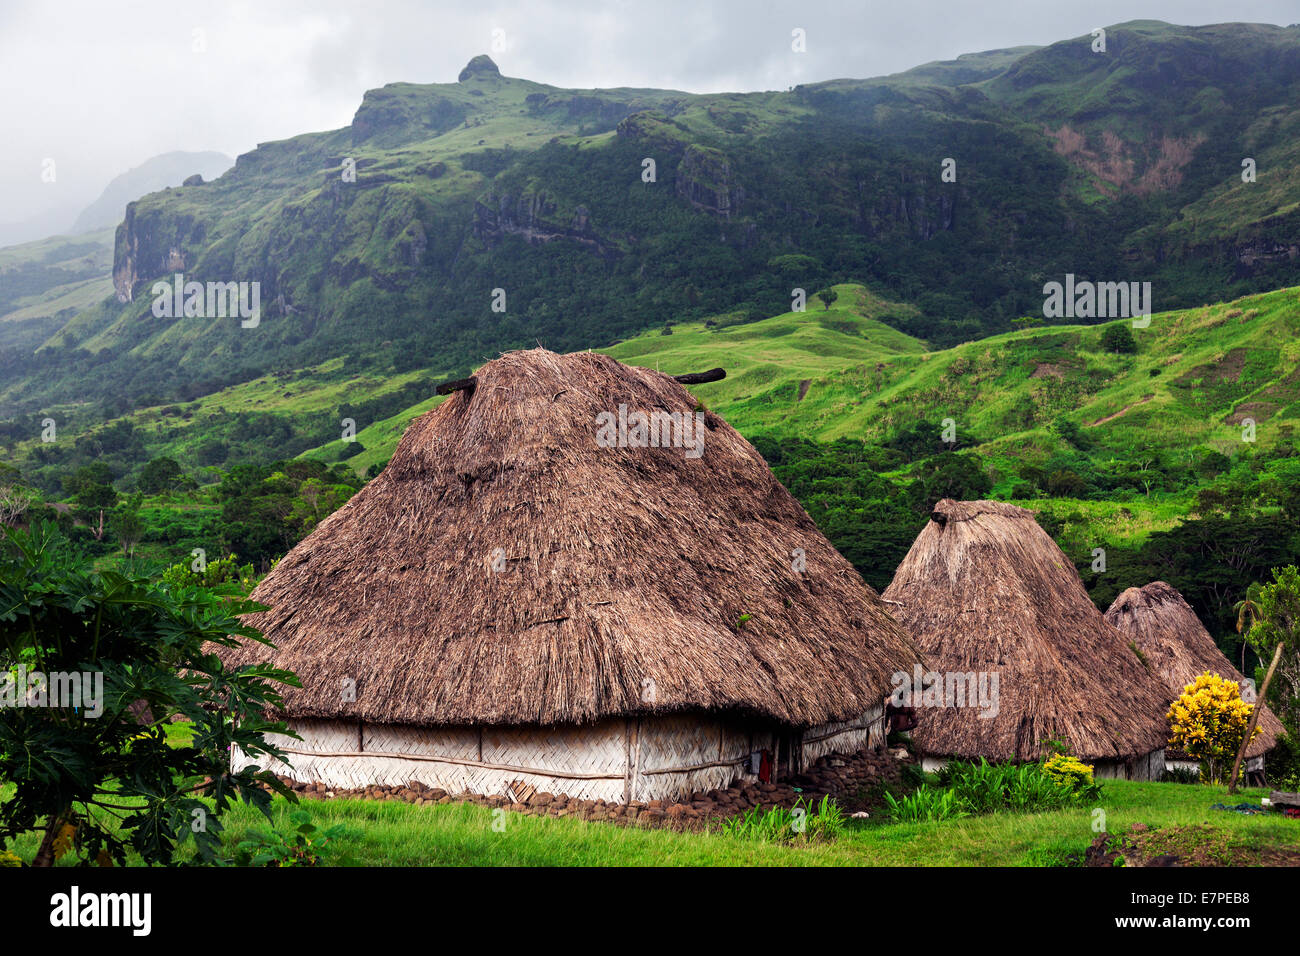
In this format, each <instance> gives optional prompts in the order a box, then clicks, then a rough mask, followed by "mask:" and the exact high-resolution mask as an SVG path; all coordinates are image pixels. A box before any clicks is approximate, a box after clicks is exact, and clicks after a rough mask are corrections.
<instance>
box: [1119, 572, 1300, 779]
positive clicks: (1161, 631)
mask: <svg viewBox="0 0 1300 956" xmlns="http://www.w3.org/2000/svg"><path fill="white" fill-rule="evenodd" d="M1106 620H1107V621H1109V622H1110V623H1111V625H1112V626H1114V627H1115V628H1117V629H1118V630H1119V631H1120V633H1122V634H1124V635H1125V636H1126V637H1127V638H1128V639H1129V640H1130V641H1132V642H1133V645H1134V646H1135V647H1137V649H1138V650H1139V651H1141V652H1142V656H1143V657H1145V658H1146V659H1147V662H1148V663H1149V664H1150V665H1151V666H1152V667H1153V668H1154V669H1155V671H1156V673H1157V674H1159V675H1160V679H1161V680H1162V681H1163V682H1164V685H1165V689H1166V698H1167V700H1166V703H1172V702H1173V701H1174V700H1175V699H1176V698H1177V697H1178V696H1179V695H1180V694H1182V692H1183V690H1184V688H1186V687H1187V685H1188V684H1191V683H1193V682H1195V680H1196V678H1198V677H1200V676H1201V675H1202V674H1207V673H1208V674H1218V675H1219V676H1220V677H1223V678H1225V679H1227V680H1231V681H1236V682H1237V683H1238V684H1243V683H1244V681H1245V678H1244V677H1243V676H1242V673H1241V671H1239V670H1237V668H1235V667H1233V666H1232V662H1231V661H1229V660H1228V658H1227V657H1225V656H1224V654H1223V652H1222V651H1220V650H1219V646H1218V645H1217V644H1215V643H1214V638H1213V637H1211V636H1210V632H1209V631H1207V630H1206V629H1205V626H1204V625H1203V624H1201V621H1200V618H1198V617H1197V616H1196V612H1195V611H1193V610H1192V608H1191V605H1189V604H1188V603H1187V602H1186V601H1185V600H1183V596H1182V595H1181V594H1179V593H1178V590H1177V589H1176V588H1174V587H1172V586H1170V585H1168V584H1166V583H1165V582H1164V581H1152V582H1151V583H1150V584H1148V585H1146V586H1145V587H1140V588H1129V589H1128V590H1126V591H1124V592H1123V593H1122V594H1121V595H1120V596H1119V597H1117V598H1116V599H1115V602H1114V603H1113V604H1111V606H1110V608H1109V609H1108V610H1107V611H1106ZM1260 707H1261V710H1260V712H1259V723H1258V726H1259V730H1260V733H1259V736H1257V737H1256V738H1255V739H1254V740H1252V741H1251V743H1250V746H1249V747H1247V748H1246V758H1247V760H1248V763H1247V765H1246V769H1247V770H1248V771H1249V772H1258V771H1260V770H1262V769H1263V758H1264V754H1265V753H1267V752H1268V751H1270V750H1272V749H1273V747H1274V746H1275V745H1276V744H1277V738H1278V735H1279V734H1283V733H1285V732H1286V728H1284V727H1283V726H1282V721H1280V720H1278V719H1277V717H1276V716H1275V715H1274V713H1273V712H1272V711H1271V710H1269V709H1268V708H1267V707H1265V706H1263V704H1262V703H1261V704H1260ZM1166 756H1167V757H1168V759H1169V762H1170V763H1171V764H1172V765H1174V766H1183V765H1188V766H1193V765H1194V762H1192V761H1189V760H1188V758H1186V757H1184V756H1183V755H1182V754H1176V753H1169V754H1167V755H1166Z"/></svg>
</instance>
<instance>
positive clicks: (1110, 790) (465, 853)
mask: <svg viewBox="0 0 1300 956" xmlns="http://www.w3.org/2000/svg"><path fill="white" fill-rule="evenodd" d="M1263 795H1265V791H1262V790H1245V791H1242V792H1241V793H1240V794H1239V795H1236V796H1233V797H1228V796H1227V794H1226V791H1225V789H1224V788H1223V787H1210V786H1196V785H1186V784H1174V783H1137V782H1131V781H1124V780H1117V781H1107V782H1105V783H1104V784H1103V796H1102V799H1101V801H1100V804H1099V806H1100V807H1101V808H1102V809H1103V810H1104V811H1105V814H1106V825H1107V829H1108V830H1109V832H1111V833H1115V834H1122V833H1124V832H1126V831H1128V830H1129V828H1131V827H1133V826H1134V825H1135V824H1145V825H1147V826H1148V827H1151V828H1156V829H1159V830H1160V831H1161V832H1162V833H1166V834H1168V835H1169V836H1168V840H1167V842H1168V843H1169V844H1170V846H1171V847H1172V849H1171V850H1170V852H1174V853H1178V852H1179V847H1180V846H1181V847H1182V852H1183V853H1190V852H1193V851H1194V850H1198V849H1199V850H1200V851H1201V852H1207V853H1210V854H1211V855H1213V856H1214V857H1215V858H1216V859H1221V860H1222V861H1223V862H1225V863H1233V864H1238V865H1249V864H1250V863H1252V862H1254V861H1255V854H1256V853H1257V852H1258V850H1259V849H1260V848H1262V847H1265V846H1277V847H1285V848H1288V849H1289V850H1291V851H1296V852H1300V820H1287V819H1283V818H1281V817H1278V816H1272V815H1270V816H1267V817H1261V816H1246V815H1242V814H1237V813H1230V812H1226V811H1221V810H1212V809H1210V807H1211V806H1212V805H1213V804H1215V803H1220V802H1224V803H1239V802H1243V801H1249V802H1251V803H1256V804H1257V803H1258V802H1259V798H1260V797H1261V796H1263ZM300 806H301V807H302V808H303V809H305V810H306V811H307V812H308V813H309V814H310V815H311V818H312V821H313V822H314V823H316V824H317V825H318V826H329V825H332V824H342V825H343V826H344V827H346V828H347V831H348V832H347V834H346V835H345V836H344V837H343V838H342V839H340V840H339V842H338V844H337V851H336V852H333V853H331V854H329V855H328V856H327V857H326V859H325V860H324V861H323V862H325V863H327V864H330V865H339V866H428V865H442V866H461V865H467V866H648V865H649V866H1067V865H1073V864H1075V863H1077V862H1078V860H1079V859H1080V858H1081V855H1082V853H1083V851H1084V849H1085V848H1087V846H1088V845H1089V844H1090V843H1091V842H1092V840H1093V839H1094V837H1095V836H1096V834H1095V833H1094V832H1093V829H1092V827H1093V810H1092V808H1086V809H1076V810H1067V811H1057V812H1051V813H1029V814H1017V813H1001V814H992V815H988V816H980V817H970V818H967V819H963V820H955V821H947V822H942V823H908V824H901V823H893V822H891V821H889V820H887V819H883V818H882V819H871V820H866V821H856V820H855V821H850V823H849V825H848V828H847V830H846V831H845V832H844V833H843V834H842V835H841V836H839V837H838V838H836V839H834V840H832V841H829V842H825V843H815V844H807V845H782V844H772V843H765V842H757V841H753V840H750V839H745V838H741V837H734V836H730V835H727V834H723V833H720V832H673V831H669V830H662V829H641V828H636V827H622V826H616V825H614V824H609V823H589V822H585V821H580V820H570V819H557V818H551V817H531V816H522V815H519V814H513V813H506V814H505V816H504V826H503V827H502V828H500V829H499V830H498V829H494V827H493V811H492V810H490V809H488V808H484V807H478V806H473V805H470V804H459V803H451V804H442V805H430V806H423V807H417V806H413V805H410V804H406V803H401V802H396V801H368V800H342V799H341V800H328V801H306V802H304V803H302V804H301V805H300ZM293 810H294V808H293V807H292V806H291V805H290V804H289V803H288V802H287V801H285V800H283V799H280V798H276V800H275V801H274V805H273V815H274V817H275V820H276V828H277V829H278V830H281V831H287V830H289V829H290V828H291V826H292V824H291V822H290V820H289V815H290V813H292V812H293ZM265 825H266V822H265V820H264V818H263V817H262V816H261V815H260V814H258V813H256V812H255V811H252V810H250V809H248V808H247V807H242V806H241V807H239V808H237V809H236V810H235V811H234V812H232V813H231V814H229V815H228V816H227V818H226V839H227V843H228V844H229V845H233V844H235V843H237V842H238V841H239V840H242V839H245V838H247V837H248V836H249V835H250V833H251V831H254V830H259V829H263V828H264V827H265ZM1175 828H1177V829H1175ZM37 842H38V841H37V840H36V838H35V836H34V835H33V836H28V837H27V838H25V839H24V840H22V841H19V842H18V843H17V844H16V846H15V847H14V849H15V851H16V852H17V853H18V854H19V855H20V856H22V857H24V858H27V859H30V857H31V856H32V855H33V854H34V853H35V850H36V845H37Z"/></svg>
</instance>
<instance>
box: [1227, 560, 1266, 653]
mask: <svg viewBox="0 0 1300 956" xmlns="http://www.w3.org/2000/svg"><path fill="white" fill-rule="evenodd" d="M1263 588H1264V586H1263V585H1262V584H1260V583H1259V582H1258V581H1254V582H1252V583H1251V585H1250V587H1248V588H1246V596H1245V597H1244V598H1242V599H1241V600H1240V601H1238V602H1237V603H1236V604H1234V605H1233V606H1232V609H1233V610H1234V611H1236V612H1237V633H1238V634H1240V635H1242V637H1243V638H1244V637H1245V636H1246V634H1247V633H1248V632H1249V631H1250V629H1251V628H1252V627H1254V626H1255V622H1256V621H1258V620H1259V611H1260V608H1259V602H1260V591H1262V590H1263ZM1247 643H1248V642H1247V641H1244V640H1243V641H1242V642H1241V672H1242V673H1243V674H1244V673H1245V672H1246V645H1247Z"/></svg>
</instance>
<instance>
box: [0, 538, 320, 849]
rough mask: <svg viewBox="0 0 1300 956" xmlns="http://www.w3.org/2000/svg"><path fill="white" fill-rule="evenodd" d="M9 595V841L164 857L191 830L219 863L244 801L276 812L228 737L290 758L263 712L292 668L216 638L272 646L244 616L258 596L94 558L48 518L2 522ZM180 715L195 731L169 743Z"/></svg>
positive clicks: (0, 841)
mask: <svg viewBox="0 0 1300 956" xmlns="http://www.w3.org/2000/svg"><path fill="white" fill-rule="evenodd" d="M0 595H3V601H2V603H3V606H4V613H3V614H2V615H0V700H5V701H6V702H7V703H8V704H10V705H12V704H13V703H14V701H15V698H16V696H21V697H22V698H23V699H24V700H25V702H26V706H22V707H17V706H0V779H2V780H4V781H5V783H6V784H7V785H8V786H9V787H11V788H12V791H11V793H10V795H9V796H8V798H7V799H5V800H4V801H3V802H0V851H3V850H4V849H6V847H7V846H8V845H9V844H11V842H12V841H13V840H15V839H16V838H18V837H20V836H23V835H24V834H27V833H31V832H33V831H36V832H38V833H40V834H41V835H42V836H41V842H40V847H39V849H38V850H37V852H36V855H35V857H34V859H33V860H32V865H33V866H52V865H53V864H54V862H55V861H56V859H57V858H58V857H59V856H61V855H71V856H75V857H77V858H78V860H79V862H80V863H82V864H91V863H98V864H100V865H112V864H118V865H122V864H125V863H126V862H127V852H128V851H134V852H135V853H137V854H139V856H140V857H141V858H142V859H143V860H144V862H146V863H163V864H166V863H170V862H172V861H173V860H174V859H175V855H176V851H177V849H178V847H179V846H180V845H181V844H182V843H184V842H185V841H187V840H190V839H193V840H194V843H195V846H196V849H197V851H198V858H199V859H200V860H202V861H204V862H215V861H217V860H218V858H219V853H220V850H221V841H220V833H221V816H222V814H224V813H225V811H226V810H228V809H229V808H230V806H231V805H232V804H233V803H234V802H235V801H236V800H242V801H244V802H245V803H248V804H250V805H252V806H255V807H257V808H258V809H259V810H261V811H262V812H263V813H264V814H266V815H267V816H268V819H269V816H270V814H269V807H270V799H271V797H270V793H268V792H267V791H266V790H265V789H264V788H263V787H262V784H266V785H268V786H270V787H271V788H272V789H274V790H276V791H278V792H281V793H286V788H285V787H284V785H283V784H281V783H280V782H279V781H278V780H276V778H275V777H274V776H272V775H271V774H270V773H268V772H265V771H259V770H257V769H256V768H253V767H248V768H245V769H243V770H240V771H238V772H232V770H231V765H230V753H231V748H232V747H237V748H239V750H241V751H242V752H243V753H245V754H248V755H249V756H251V757H254V758H255V759H260V761H261V762H263V763H264V762H265V759H264V758H266V757H267V756H282V755H283V754H282V752H281V751H279V750H277V749H276V748H275V747H273V746H272V745H270V744H268V743H267V742H266V740H265V737H264V735H265V734H267V733H272V732H274V733H282V732H284V731H285V726H284V724H282V723H275V722H272V721H270V720H268V719H267V717H266V714H267V712H268V711H269V710H270V709H274V708H276V707H279V706H281V705H282V704H283V700H282V698H281V697H280V694H279V692H278V691H277V689H276V687H275V684H276V683H283V684H290V685H293V686H297V680H296V678H294V676H293V675H292V674H290V673H288V672H287V671H281V670H276V669H273V668H270V667H265V666H261V665H258V666H245V667H240V668H236V669H233V670H227V669H226V668H225V666H224V665H223V664H222V663H221V661H220V659H219V658H218V657H217V656H216V655H215V654H213V653H211V650H210V646H209V645H211V644H217V645H222V646H227V647H229V646H234V645H235V644H237V643H239V641H240V640H255V641H260V642H262V643H267V642H266V641H265V639H264V638H263V637H262V636H261V635H260V634H259V633H258V632H257V631H256V630H254V629H253V628H251V627H248V626H247V625H245V624H243V623H242V622H241V620H240V617H239V615H241V614H246V613H248V612H251V611H257V610H264V609H265V608H264V607H263V606H262V605H258V604H254V603H253V602H251V601H248V600H247V599H245V598H244V597H243V596H242V595H241V594H238V593H236V592H235V591H234V589H233V588H231V589H229V590H227V591H226V592H217V591H209V590H203V589H200V588H193V587H190V588H179V589H176V590H171V589H167V588H162V587H159V586H158V585H156V584H155V583H153V582H151V581H150V580H149V579H147V578H133V577H128V576H125V575H122V574H119V573H116V572H112V571H96V570H93V569H92V568H91V566H90V562H89V559H88V558H87V557H86V556H85V555H82V554H79V553H77V552H76V551H74V550H73V548H72V547H71V545H70V543H69V542H68V541H67V539H65V538H63V537H62V536H61V535H60V534H58V532H57V531H56V530H55V529H54V527H53V526H51V525H47V524H45V523H38V524H36V525H35V526H34V527H33V529H32V530H31V532H30V533H26V532H19V531H14V530H12V529H4V539H0ZM15 673H17V674H18V675H19V676H20V677H21V678H22V683H17V682H16V680H15V678H14V677H13V675H14V674H15ZM38 674H39V675H40V677H41V678H43V679H42V680H39V681H38V680H36V676H37V675H38ZM73 678H76V679H75V680H74V679H73ZM172 715H180V716H181V717H182V718H184V719H185V720H187V721H189V722H190V723H191V725H192V728H193V734H192V737H191V739H190V740H189V742H188V743H180V742H178V741H174V740H169V739H168V734H167V732H166V727H167V725H168V724H169V723H170V722H171V720H172ZM200 798H204V799H200Z"/></svg>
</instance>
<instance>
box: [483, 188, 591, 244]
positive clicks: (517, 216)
mask: <svg viewBox="0 0 1300 956" xmlns="http://www.w3.org/2000/svg"><path fill="white" fill-rule="evenodd" d="M560 209H561V207H560V203H559V201H558V200H557V199H556V197H555V196H553V195H552V194H550V193H548V192H547V191H546V190H536V191H507V192H502V193H500V194H497V193H492V192H490V193H488V194H487V195H485V196H483V197H482V198H481V199H479V200H478V201H477V202H475V203H474V228H473V231H474V235H475V237H476V238H478V239H481V240H482V241H483V242H485V243H487V244H488V245H495V244H496V243H498V242H500V241H501V240H502V239H503V238H504V237H506V236H519V237H520V238H522V239H524V240H525V241H527V242H528V243H529V244H531V245H542V244H544V243H547V242H554V241H555V240H557V239H571V240H573V241H575V242H579V243H581V244H583V245H585V246H587V247H588V248H590V249H592V250H593V251H595V252H598V253H600V254H601V255H610V254H613V253H614V252H615V250H614V248H613V247H612V245H611V244H610V243H608V242H605V241H603V240H602V239H601V237H600V236H599V235H598V234H597V232H596V229H595V226H594V225H593V223H592V221H591V213H590V211H589V210H588V209H587V207H586V206H584V205H582V204H578V205H576V206H573V207H572V211H571V212H570V213H568V214H567V215H565V214H562V213H561V211H560Z"/></svg>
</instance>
